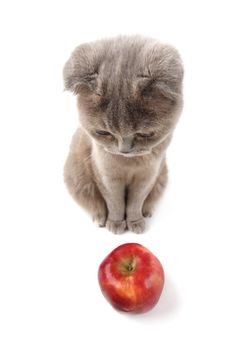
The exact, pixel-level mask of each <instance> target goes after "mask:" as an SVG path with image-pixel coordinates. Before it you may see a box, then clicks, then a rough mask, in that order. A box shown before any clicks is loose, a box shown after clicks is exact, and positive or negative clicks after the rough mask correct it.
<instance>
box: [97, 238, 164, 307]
mask: <svg viewBox="0 0 233 350" xmlns="http://www.w3.org/2000/svg"><path fill="white" fill-rule="evenodd" d="M98 279H99V285H100V288H101V291H102V293H103V295H104V296H105V297H106V299H107V300H108V301H109V302H110V304H111V305H112V306H113V307H114V308H116V309H118V310H122V311H129V312H135V313H141V312H146V311H149V310H151V309H152V308H153V307H154V306H155V304H156V303H157V302H158V300H159V297H160V295H161V293H162V290H163V285H164V271H163V267H162V265H161V263H160V261H159V260H158V259H157V258H156V257H155V256H154V254H153V253H152V252H151V251H149V250H148V249H147V248H145V247H144V246H142V245H141V244H138V243H126V244H122V245H120V246H119V247H117V248H116V249H114V250H113V251H112V252H111V253H110V254H109V255H108V256H107V257H106V258H105V259H104V260H103V262H102V263H101V264H100V266H99V271H98Z"/></svg>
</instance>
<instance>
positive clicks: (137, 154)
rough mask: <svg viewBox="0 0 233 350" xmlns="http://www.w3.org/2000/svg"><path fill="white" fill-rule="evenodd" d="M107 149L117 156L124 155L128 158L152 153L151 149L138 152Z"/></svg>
mask: <svg viewBox="0 0 233 350" xmlns="http://www.w3.org/2000/svg"><path fill="white" fill-rule="evenodd" d="M105 151H107V152H109V153H111V154H114V155H117V156H123V157H126V158H132V157H140V156H144V155H146V154H150V153H151V152H150V151H148V150H147V151H138V152H128V153H123V152H113V151H110V150H108V149H106V148H105Z"/></svg>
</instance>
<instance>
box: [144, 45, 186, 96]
mask: <svg viewBox="0 0 233 350" xmlns="http://www.w3.org/2000/svg"><path fill="white" fill-rule="evenodd" d="M139 78H140V79H139V83H138V87H139V91H140V94H141V95H142V96H143V97H146V98H150V99H153V98H156V97H157V96H162V97H164V98H166V99H168V100H170V101H175V100H176V99H177V98H178V97H179V96H180V95H181V94H182V80H183V65H182V61H181V58H180V56H179V53H178V51H177V50H176V49H175V48H174V47H172V46H170V45H163V44H159V43H156V44H155V45H154V46H152V47H150V48H149V49H148V51H147V52H146V53H145V58H144V72H142V74H140V75H139Z"/></svg>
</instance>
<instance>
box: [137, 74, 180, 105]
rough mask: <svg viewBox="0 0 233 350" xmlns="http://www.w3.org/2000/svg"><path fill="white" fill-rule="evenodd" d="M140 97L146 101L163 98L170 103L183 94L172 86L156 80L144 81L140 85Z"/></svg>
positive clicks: (148, 79)
mask: <svg viewBox="0 0 233 350" xmlns="http://www.w3.org/2000/svg"><path fill="white" fill-rule="evenodd" d="M138 90H139V93H140V95H141V96H142V97H143V98H146V99H152V100H153V99H156V98H159V97H163V98H165V99H168V100H170V101H176V99H177V98H178V97H179V96H180V94H181V92H180V91H179V90H178V89H177V88H176V87H175V86H173V85H172V84H169V83H167V82H164V81H160V80H156V79H154V78H152V77H151V78H147V79H143V80H142V81H140V82H139V83H138Z"/></svg>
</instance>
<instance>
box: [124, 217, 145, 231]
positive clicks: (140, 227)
mask: <svg viewBox="0 0 233 350" xmlns="http://www.w3.org/2000/svg"><path fill="white" fill-rule="evenodd" d="M145 226H146V225H145V219H139V220H136V221H127V227H128V230H129V231H132V232H135V233H143V232H144V231H145Z"/></svg>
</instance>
